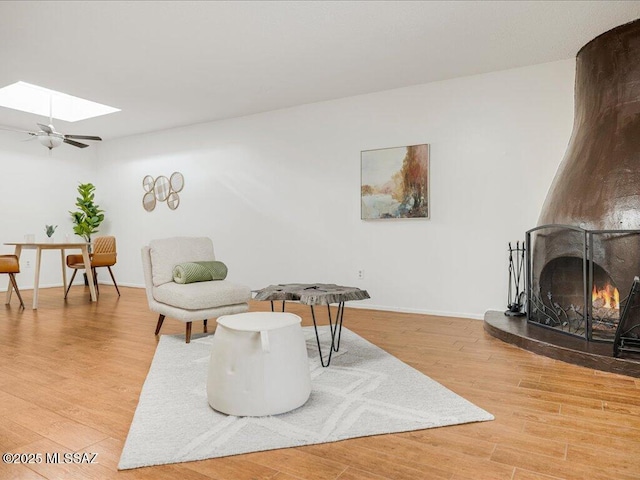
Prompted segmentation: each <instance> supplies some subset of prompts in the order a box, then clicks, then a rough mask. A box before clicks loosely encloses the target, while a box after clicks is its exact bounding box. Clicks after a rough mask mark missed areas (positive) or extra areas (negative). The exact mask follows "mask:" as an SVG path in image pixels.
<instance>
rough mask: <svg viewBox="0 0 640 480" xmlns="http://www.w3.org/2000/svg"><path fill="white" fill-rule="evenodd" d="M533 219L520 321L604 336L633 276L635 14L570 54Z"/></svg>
mask: <svg viewBox="0 0 640 480" xmlns="http://www.w3.org/2000/svg"><path fill="white" fill-rule="evenodd" d="M538 225H539V226H538V227H536V228H534V229H532V230H530V231H529V232H527V251H528V259H527V260H528V261H527V266H528V268H529V269H528V272H527V280H528V282H527V300H528V305H527V316H528V320H529V321H530V322H533V323H536V324H539V325H543V326H546V327H550V328H554V329H557V330H558V331H561V332H564V333H569V334H573V335H579V336H582V337H584V338H585V339H587V340H605V341H606V340H613V336H614V334H615V328H616V326H617V322H618V319H619V315H620V305H621V304H622V305H624V302H625V298H624V297H625V296H626V295H627V294H628V293H629V290H630V287H631V285H632V283H633V279H634V277H635V276H636V275H640V20H636V21H634V22H631V23H628V24H625V25H621V26H619V27H617V28H614V29H613V30H610V31H608V32H605V33H603V34H602V35H600V36H599V37H596V38H595V39H594V40H592V41H591V42H589V43H588V44H586V45H585V46H584V47H583V48H582V49H581V50H580V51H579V52H578V55H577V59H576V83H575V118H574V125H573V132H572V135H571V139H570V141H569V145H568V148H567V152H566V154H565V157H564V159H563V160H562V163H561V164H560V167H559V168H558V173H557V174H556V177H555V178H554V180H553V183H552V185H551V188H550V189H549V193H548V195H547V198H546V200H545V203H544V206H543V208H542V212H541V214H540V218H539V220H538Z"/></svg>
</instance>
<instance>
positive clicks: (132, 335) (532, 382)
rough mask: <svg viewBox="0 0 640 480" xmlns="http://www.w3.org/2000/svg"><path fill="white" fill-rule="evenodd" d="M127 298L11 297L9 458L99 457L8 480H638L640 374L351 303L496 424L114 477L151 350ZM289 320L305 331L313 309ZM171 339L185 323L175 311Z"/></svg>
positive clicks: (466, 324)
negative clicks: (35, 304) (36, 300)
mask: <svg viewBox="0 0 640 480" xmlns="http://www.w3.org/2000/svg"><path fill="white" fill-rule="evenodd" d="M121 292H122V297H120V298H118V297H117V295H116V293H115V290H114V289H113V288H112V287H111V286H109V285H104V286H101V289H100V300H99V302H97V303H93V304H92V303H90V302H89V295H88V290H86V288H83V287H80V286H78V287H73V288H72V290H71V292H70V294H69V298H68V300H67V301H66V302H65V301H64V300H63V299H62V296H63V292H62V289H61V288H57V289H43V290H41V291H40V295H41V297H40V308H39V309H38V310H37V311H33V310H30V309H27V310H25V311H21V310H20V309H19V308H18V307H17V301H16V299H14V300H13V302H12V304H11V305H10V306H4V305H3V306H1V307H0V451H1V452H2V453H4V452H13V453H41V454H43V457H44V454H45V453H46V452H60V453H61V454H62V453H64V452H67V453H71V452H83V453H89V452H91V453H97V454H98V456H97V459H96V460H97V463H95V464H82V465H74V464H53V463H46V462H45V461H44V458H43V462H42V463H37V464H36V463H33V464H27V465H24V464H4V463H2V464H0V479H2V480H5V479H26V480H28V479H42V478H47V479H112V478H118V479H153V480H158V479H159V480H163V479H177V478H180V479H186V480H205V479H216V480H249V479H260V480H262V479H264V480H266V479H272V480H296V479H298V480H300V479H304V480H306V479H308V480H330V479H339V480H363V479H371V480H385V479H412V480H413V479H432V478H433V479H449V480H460V479H505V480H506V479H513V480H532V479H546V480H553V479H581V480H582V479H596V480H597V479H622V480H625V479H640V379H636V378H632V377H625V376H621V375H616V374H610V373H603V372H599V371H595V370H591V369H588V368H584V367H578V366H574V365H569V364H565V363H562V362H560V361H557V360H552V359H549V358H546V357H541V356H537V355H535V354H533V353H530V352H527V351H524V350H520V349H518V348H516V347H514V346H511V345H508V344H506V343H503V342H501V341H500V340H498V339H495V338H493V337H491V336H490V335H488V334H487V333H485V332H484V331H483V322H482V321H479V320H469V319H460V318H445V317H433V316H428V315H414V314H401V313H391V312H381V311H374V310H362V309H349V308H348V309H347V310H346V313H345V325H346V327H347V328H349V329H351V330H353V331H355V332H356V333H358V334H359V335H361V336H363V337H364V338H366V339H368V340H369V341H371V342H373V343H374V344H376V345H378V346H380V347H381V348H383V349H385V350H386V351H388V352H389V353H391V354H393V355H395V356H396V357H398V358H399V359H401V360H403V361H404V362H406V363H408V364H409V365H411V366H413V367H414V368H416V369H418V370H420V371H421V372H423V373H425V374H426V375H429V376H430V377H431V378H433V379H435V380H437V381H438V382H440V383H442V384H443V385H445V386H446V387H448V388H449V389H451V390H453V391H454V392H456V393H458V394H459V395H462V396H463V397H465V398H466V399H468V400H469V401H471V402H473V403H475V404H477V405H478V406H480V407H482V408H484V409H485V410H487V411H489V412H491V413H493V414H494V415H495V417H496V419H495V421H492V422H483V423H477V424H466V425H459V426H452V427H444V428H438V429H430V430H422V431H417V432H408V433H401V434H393V435H381V436H375V437H366V438H357V439H352V440H346V441H342V442H337V443H328V444H321V445H313V446H307V447H301V448H292V449H282V450H274V451H270V452H257V453H252V454H248V455H240V456H235V457H227V458H220V459H213V460H206V461H199V462H189V463H183V464H174V465H166V466H159V467H148V468H140V469H136V470H128V471H123V472H119V471H118V470H117V463H118V460H119V457H120V452H121V450H122V445H123V443H124V440H125V438H126V435H127V432H128V429H129V425H130V423H131V419H132V417H133V413H134V411H135V408H136V405H137V401H138V395H139V393H140V390H141V388H142V384H143V382H144V379H145V377H146V374H147V371H148V368H149V365H150V364H151V360H152V358H153V354H154V351H155V348H156V344H157V339H156V337H155V336H154V335H153V332H154V328H155V324H156V320H157V316H156V315H155V314H153V313H151V312H149V310H148V308H147V304H146V297H145V293H144V291H143V290H141V289H134V288H121ZM24 296H25V303H26V304H27V305H30V300H31V292H30V291H25V292H24ZM268 308H269V303H268V302H253V303H252V305H251V309H252V310H266V309H268ZM290 311H293V312H295V313H298V314H300V315H301V316H302V317H303V319H304V323H305V324H309V323H310V321H311V319H310V315H309V311H308V308H306V307H303V306H299V305H291V308H290ZM214 327H215V322H210V326H209V330H210V331H212V330H213V328H214ZM201 331H202V324H201V323H198V324H194V334H195V333H197V332H201ZM161 333H162V334H175V333H181V334H184V324H183V323H181V322H178V321H175V320H172V319H170V318H168V319H167V320H166V321H165V323H164V326H163V328H162V332H161ZM329 368H330V367H329Z"/></svg>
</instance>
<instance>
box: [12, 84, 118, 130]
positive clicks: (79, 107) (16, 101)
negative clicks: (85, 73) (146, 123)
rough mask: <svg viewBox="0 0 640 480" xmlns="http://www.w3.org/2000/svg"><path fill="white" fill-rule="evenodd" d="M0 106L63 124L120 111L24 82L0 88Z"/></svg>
mask: <svg viewBox="0 0 640 480" xmlns="http://www.w3.org/2000/svg"><path fill="white" fill-rule="evenodd" d="M0 106H2V107H7V108H12V109H14V110H20V111H22V112H28V113H35V114H36V115H42V116H43V117H49V113H50V112H51V114H52V115H51V116H52V117H53V118H56V119H58V120H64V121H65V122H77V121H78V120H86V119H87V118H93V117H99V116H101V115H107V114H108V113H114V112H119V111H120V109H119V108H113V107H110V106H108V105H102V104H101V103H96V102H92V101H91V100H85V99H84V98H78V97H74V96H73V95H67V94H66V93H62V92H57V91H55V90H49V89H48V88H43V87H39V86H37V85H31V84H30V83H25V82H17V83H14V84H12V85H7V86H6V87H3V88H0Z"/></svg>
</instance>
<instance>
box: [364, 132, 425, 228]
mask: <svg viewBox="0 0 640 480" xmlns="http://www.w3.org/2000/svg"><path fill="white" fill-rule="evenodd" d="M429 150H430V149H429V144H428V143H423V144H419V145H408V146H404V147H391V148H380V149H376V150H363V151H361V152H360V218H361V219H362V220H378V219H399V218H423V219H425V218H426V219H428V218H429V211H430V203H429V180H430V174H429V163H430V156H429Z"/></svg>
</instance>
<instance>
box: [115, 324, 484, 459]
mask: <svg viewBox="0 0 640 480" xmlns="http://www.w3.org/2000/svg"><path fill="white" fill-rule="evenodd" d="M304 333H305V338H306V340H307V350H308V352H309V361H310V368H311V385H312V392H311V397H310V398H309V400H308V401H307V403H306V404H305V405H303V406H302V407H300V408H298V409H296V410H294V411H292V412H289V413H285V414H282V415H277V416H271V417H260V418H255V417H233V416H227V415H223V414H221V413H218V412H216V411H215V410H213V409H212V408H211V407H209V404H208V403H207V395H206V379H207V369H208V364H209V355H210V351H211V342H212V340H213V336H212V335H210V336H205V337H200V338H194V339H192V340H191V343H190V344H186V343H185V342H184V336H180V335H176V336H168V335H163V336H162V337H161V339H160V343H159V344H158V348H157V350H156V354H155V356H154V358H153V363H152V365H151V368H150V370H149V374H148V376H147V379H146V381H145V383H144V386H143V388H142V392H141V394H140V401H139V403H138V408H137V409H136V412H135V415H134V417H133V422H132V424H131V428H130V430H129V435H128V436H127V440H126V442H125V445H124V449H123V451H122V456H121V457H120V464H119V466H118V468H120V469H121V470H124V469H129V468H137V467H143V466H149V465H161V464H166V463H176V462H188V461H193V460H202V459H205V458H214V457H224V456H227V455H236V454H240V453H247V452H255V451H261V450H272V449H276V448H285V447H295V446H300V445H309V444H314V443H324V442H334V441H337V440H344V439H346V438H353V437H362V436H367V435H376V434H382V433H392V432H404V431H409V430H422V429H425V428H432V427H441V426H445V425H455V424H460V423H467V422H479V421H485V420H492V419H493V416H492V415H491V414H489V413H487V412H485V411H484V410H482V409H480V408H478V407H477V406H475V405H473V404H472V403H470V402H468V401H467V400H465V399H464V398H462V397H460V396H458V395H456V394H455V393H453V392H452V391H450V390H448V389H446V388H445V387H443V386H442V385H440V384H439V383H438V382H435V381H434V380H431V379H430V378H429V377H427V376H425V375H423V374H422V373H420V372H418V371H417V370H415V369H414V368H412V367H410V366H408V365H407V364H405V363H403V362H401V361H400V360H398V359H397V358H395V357H393V356H391V355H389V354H388V353H387V352H385V351H384V350H382V349H380V348H378V347H376V346H375V345H373V344H371V343H369V342H368V341H366V340H364V339H363V338H362V337H360V336H358V335H356V334H355V333H353V332H351V331H349V330H347V329H343V331H342V341H341V345H340V352H339V353H338V354H336V353H334V356H333V358H332V360H331V366H329V367H328V368H322V366H320V362H319V359H318V349H317V346H316V339H315V335H314V332H313V327H305V328H304ZM321 340H322V341H323V345H328V344H329V343H330V338H329V330H328V327H322V328H321Z"/></svg>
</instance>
